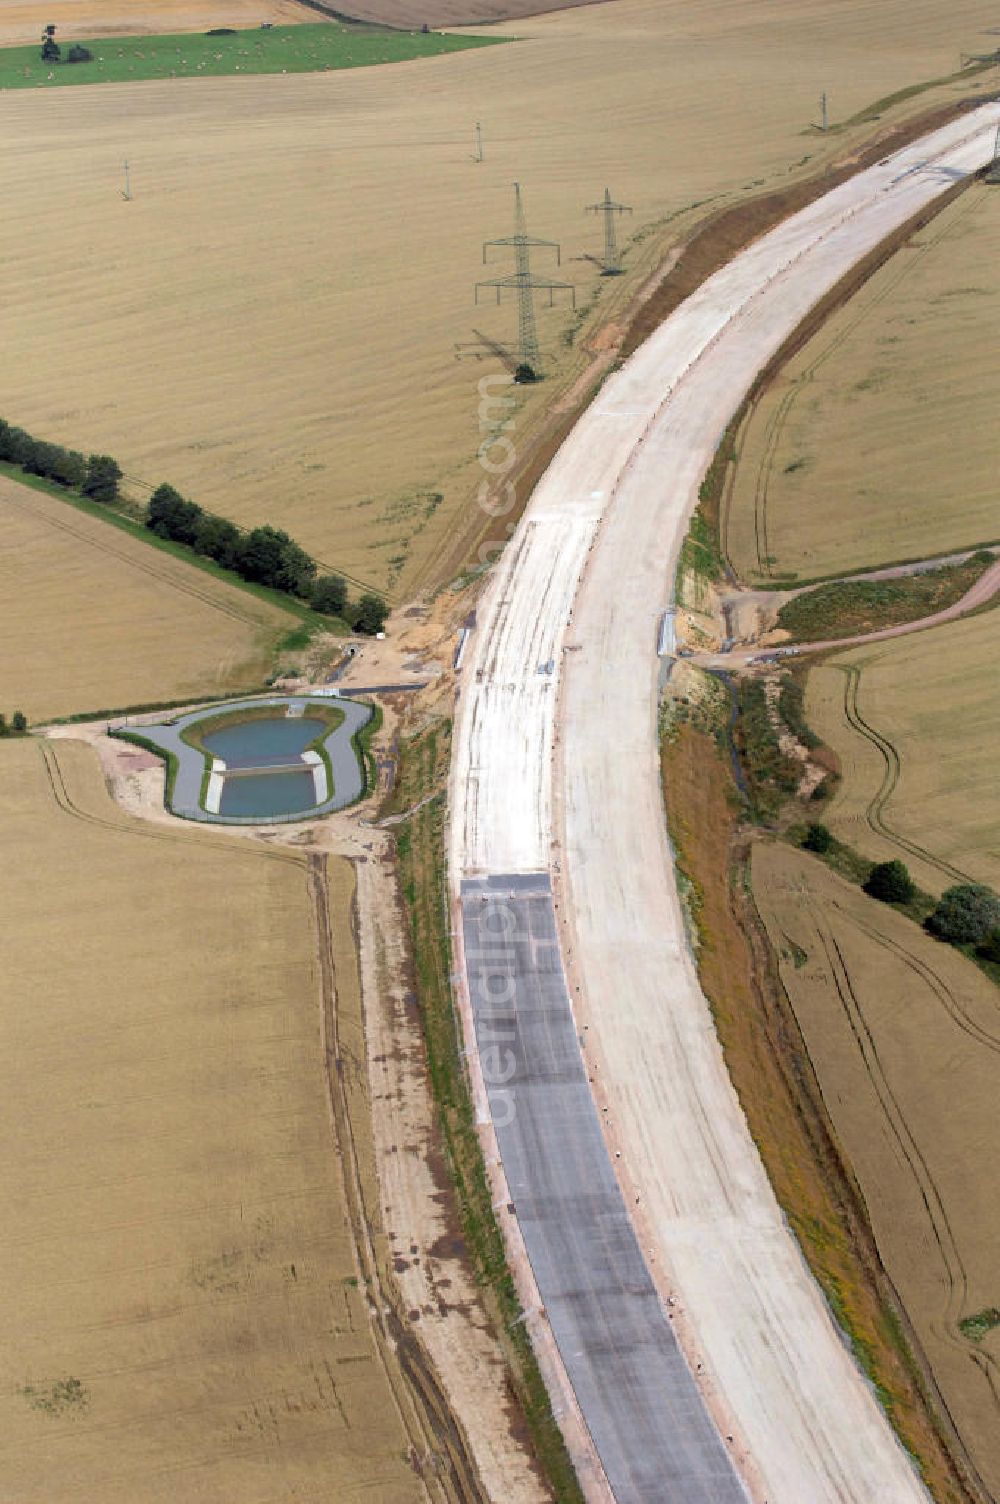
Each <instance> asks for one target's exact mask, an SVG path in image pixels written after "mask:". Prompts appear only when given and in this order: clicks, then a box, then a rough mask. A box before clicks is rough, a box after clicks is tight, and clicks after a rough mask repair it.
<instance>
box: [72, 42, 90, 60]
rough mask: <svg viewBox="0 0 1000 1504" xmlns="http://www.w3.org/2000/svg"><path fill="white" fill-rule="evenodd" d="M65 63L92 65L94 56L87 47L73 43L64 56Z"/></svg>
mask: <svg viewBox="0 0 1000 1504" xmlns="http://www.w3.org/2000/svg"><path fill="white" fill-rule="evenodd" d="M66 61H67V62H68V63H92V62H93V61H94V54H93V53H92V52H91V50H90V48H89V47H84V46H83V44H82V43H80V42H74V43H73V45H72V47H71V48H70V49H69V51H68V52H67V54H66Z"/></svg>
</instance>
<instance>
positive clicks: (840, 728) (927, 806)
mask: <svg viewBox="0 0 1000 1504" xmlns="http://www.w3.org/2000/svg"><path fill="white" fill-rule="evenodd" d="M998 664H1000V612H997V611H996V610H993V611H986V612H983V613H982V614H980V615H978V616H973V617H970V618H969V619H968V620H966V621H959V622H952V623H949V624H948V625H947V626H943V627H935V628H933V629H932V630H931V631H928V632H917V633H914V634H913V635H912V636H909V637H900V638H897V639H895V640H891V641H888V642H880V643H873V644H871V645H870V646H868V647H865V648H860V647H859V648H855V649H850V650H848V651H845V652H843V653H839V654H838V655H837V656H836V657H834V658H830V659H828V660H826V661H825V662H824V663H823V664H822V666H821V667H819V668H815V669H813V670H812V672H811V673H810V674H809V679H808V683H807V688H806V718H807V720H808V722H809V725H810V726H811V727H812V728H813V730H815V731H816V732H817V733H818V735H819V736H820V737H822V739H823V741H825V742H827V743H828V744H829V745H830V746H831V747H832V748H833V749H834V751H835V752H836V753H837V756H838V757H839V758H840V762H841V767H842V772H843V782H842V784H841V785H840V788H839V789H838V791H837V793H836V795H835V796H834V798H833V800H832V801H831V803H830V804H829V805H828V807H827V814H825V815H824V816H823V818H824V820H826V821H827V823H828V824H829V826H830V828H831V830H833V831H834V833H835V834H836V835H837V836H839V837H840V839H841V840H844V841H847V842H849V843H850V845H852V846H854V847H856V848H857V850H859V851H861V852H863V853H864V855H865V856H867V857H871V858H873V859H875V860H879V861H885V860H888V859H889V858H892V857H899V858H900V859H901V860H903V861H904V862H906V864H907V865H908V866H909V868H910V870H911V872H912V874H913V876H914V879H915V880H916V881H917V882H918V883H919V884H920V886H921V887H923V888H926V889H927V890H928V891H929V892H931V893H939V892H941V890H942V889H944V888H947V887H949V886H950V885H951V884H953V883H957V882H970V881H974V882H983V883H989V884H990V885H992V886H993V887H996V888H998V889H1000V788H998V785H997V778H996V768H997V760H998V758H1000V667H998Z"/></svg>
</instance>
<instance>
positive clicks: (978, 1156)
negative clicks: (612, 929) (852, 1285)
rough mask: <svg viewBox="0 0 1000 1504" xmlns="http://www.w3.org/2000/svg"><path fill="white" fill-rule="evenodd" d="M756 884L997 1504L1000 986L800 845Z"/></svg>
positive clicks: (815, 1048)
mask: <svg viewBox="0 0 1000 1504" xmlns="http://www.w3.org/2000/svg"><path fill="white" fill-rule="evenodd" d="M753 884H754V892H755V895H756V898H757V903H758V906H759V908H760V911H761V914H762V917H763V919H764V922H765V924H766V926H767V930H768V933H769V935H770V938H771V941H772V943H773V945H774V947H775V950H776V952H777V954H778V957H779V962H780V970H781V980H782V982H783V983H784V986H785V988H786V990H787V993H788V996H789V999H790V1001H791V1004H792V1007H793V1009H794V1012H795V1016H796V1019H797V1021H798V1024H799V1027H800V1029H801V1031H802V1037H803V1040H804V1042H805V1046H806V1048H807V1050H808V1052H809V1056H810V1058H811V1060H812V1063H813V1065H814V1067H815V1069H816V1072H817V1074H818V1076H819V1080H820V1084H821V1086H822V1089H823V1095H824V1098H825V1101H826V1105H827V1108H828V1111H829V1113H830V1116H831V1118H832V1120H833V1125H834V1128H835V1131H836V1133H837V1136H838V1138H839V1140H840V1144H841V1147H842V1149H843V1151H844V1153H845V1154H846V1156H847V1158H848V1160H849V1162H850V1164H851V1166H852V1167H853V1170H854V1173H855V1175H856V1176H857V1179H858V1182H859V1184H860V1187H861V1191H862V1194H863V1195H864V1197H865V1200H866V1201H867V1204H868V1211H869V1214H870V1218H871V1223H872V1229H873V1231H874V1234H875V1238H876V1240H877V1243H878V1247H879V1251H880V1253H881V1256H882V1259H883V1262H884V1264H885V1267H886V1270H887V1272H888V1274H889V1277H890V1279H891V1280H892V1282H893V1284H894V1286H895V1288H896V1290H897V1292H898V1294H899V1297H900V1300H901V1302H902V1305H903V1307H904V1309H905V1311H906V1313H907V1316H908V1318H909V1321H910V1324H911V1325H912V1328H913V1329H914V1331H915V1333H916V1336H917V1338H918V1340H919V1343H920V1347H921V1348H922V1350H923V1353H924V1356H925V1357H926V1359H927V1361H928V1363H929V1365H930V1368H931V1371H932V1373H933V1376H934V1380H935V1382H936V1384H937V1386H938V1389H939V1391H940V1393H941V1395H942V1396H943V1400H944V1403H945V1405H946V1406H947V1413H948V1414H949V1415H950V1417H951V1419H952V1421H953V1422H954V1425H955V1426H956V1428H957V1430H958V1432H959V1434H960V1437H961V1441H962V1443H963V1445H964V1447H965V1449H966V1451H967V1453H968V1454H969V1456H970V1457H971V1459H972V1461H973V1463H974V1465H975V1467H976V1469H977V1470H978V1472H979V1474H980V1476H981V1477H982V1479H983V1480H984V1481H985V1485H986V1489H987V1490H988V1492H989V1495H990V1496H991V1497H992V1496H994V1495H995V1494H996V1492H997V1490H998V1489H1000V1399H998V1387H997V1380H998V1377H1000V1328H997V1327H993V1328H992V1329H991V1328H990V1326H989V1319H988V1313H989V1312H990V1311H991V1310H992V1309H994V1308H996V1307H997V1306H1000V1273H998V1270H997V1260H996V1248H997V1240H998V1238H1000V1203H998V1201H997V1197H996V1194H995V1181H996V1145H997V1142H998V1140H1000V1096H998V1094H997V1090H996V1076H997V1064H998V1055H1000V1026H998V1022H997V1004H996V988H995V987H994V986H993V984H992V983H991V982H990V981H989V980H988V979H987V978H986V977H984V976H983V975H982V973H981V972H979V971H978V970H977V969H976V967H975V966H973V965H972V964H971V963H970V962H969V961H967V960H966V959H965V958H964V957H963V956H961V955H959V954H958V953H957V952H955V951H954V950H952V949H951V948H950V947H949V946H947V945H943V944H939V943H937V942H936V941H934V940H932V939H930V937H929V936H927V935H925V934H924V933H923V932H922V931H921V930H920V929H919V928H918V926H916V925H915V924H913V923H912V922H910V921H909V920H907V919H905V918H904V917H903V916H901V915H899V914H897V913H896V912H894V911H893V910H890V909H889V908H887V907H886V906H885V905H884V904H879V903H877V902H875V900H873V899H869V898H866V897H865V895H864V894H863V893H861V891H860V890H859V889H857V888H853V887H851V886H849V885H848V884H847V883H845V882H843V881H842V880H841V879H840V878H839V877H837V876H836V875H835V874H833V873H832V872H830V871H829V869H827V868H826V867H824V866H823V865H822V864H821V863H820V862H818V861H816V860H815V859H811V858H808V857H806V856H805V855H804V854H802V853H799V852H795V851H793V850H791V849H789V848H788V847H786V846H779V845H763V844H760V845H758V846H757V847H756V848H755V851H754V857H753ZM976 1317H980V1320H979V1322H975V1323H974V1324H970V1325H966V1326H965V1328H964V1330H963V1326H962V1325H960V1323H972V1322H973V1319H974V1318H976ZM938 1408H939V1410H940V1409H943V1406H939V1407H938Z"/></svg>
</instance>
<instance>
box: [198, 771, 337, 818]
mask: <svg viewBox="0 0 1000 1504" xmlns="http://www.w3.org/2000/svg"><path fill="white" fill-rule="evenodd" d="M315 803H316V786H315V784H314V782H313V775H312V773H311V772H302V773H299V772H291V773H264V774H262V775H260V776H256V775H254V774H252V773H251V774H245V775H243V776H242V777H236V778H224V779H223V780H222V797H221V798H220V800H219V814H220V815H236V816H240V817H243V818H247V817H253V818H256V819H266V818H267V817H268V816H270V815H291V814H294V812H295V811H296V810H299V809H311V808H312V806H313V805H314V804H315Z"/></svg>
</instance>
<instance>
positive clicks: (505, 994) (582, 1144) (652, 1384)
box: [461, 873, 747, 1504]
mask: <svg viewBox="0 0 1000 1504" xmlns="http://www.w3.org/2000/svg"><path fill="white" fill-rule="evenodd" d="M461 896H462V930H463V939H464V945H465V960H466V969H467V976H468V984H469V995H470V998H471V1000H472V1008H473V1015H474V1019H475V1028H476V1042H477V1044H478V1048H479V1057H480V1060H481V1062H482V1067H483V1074H484V1076H485V1078H486V1084H487V1089H488V1092H489V1098H490V1107H491V1110H492V1113H493V1121H494V1124H495V1126H496V1131H497V1137H498V1139H499V1145H500V1154H501V1157H502V1159H503V1165H504V1170H505V1173H506V1176H507V1182H508V1185H509V1187H510V1193H511V1196H512V1198H513V1202H514V1208H515V1211H516V1214H517V1219H518V1223H519V1224H520V1228H521V1232H522V1235H523V1237H524V1241H525V1245H526V1247H527V1250H528V1257H529V1259H530V1260H531V1266H532V1269H533V1270H534V1274H535V1279H536V1281H537V1284H538V1288H539V1292H540V1294H541V1298H542V1302H543V1304H544V1306H545V1310H546V1314H547V1316H548V1320H549V1322H550V1324H551V1327H552V1331H553V1333H554V1335H555V1339H556V1342H557V1344H558V1347H559V1351H560V1354H561V1357H562V1360H563V1363H564V1365H565V1368H566V1371H567V1373H568V1374H569V1378H570V1382H571V1383H572V1385H573V1388H574V1391H575V1393H576V1397H577V1400H578V1402H579V1405H580V1409H581V1410H582V1412H583V1416H584V1419H585V1421H586V1423H587V1425H588V1427H589V1428H590V1433H591V1436H592V1437H593V1440H594V1445H595V1446H596V1448H597V1451H598V1454H599V1456H600V1458H601V1462H602V1464H603V1466H604V1469H605V1472H606V1474H607V1477H608V1481H609V1482H610V1484H611V1488H612V1490H613V1492H614V1496H615V1499H616V1500H617V1504H747V1495H746V1493H745V1492H744V1489H743V1486H742V1484H741V1483H740V1481H739V1479H738V1477H737V1475H736V1472H735V1470H734V1468H733V1465H732V1463H731V1461H730V1459H729V1456H728V1454H727V1452H726V1449H725V1446H724V1444H723V1442H722V1438H721V1437H720V1436H719V1433H718V1431H717V1430H716V1428H715V1425H714V1423H713V1421H712V1420H711V1418H710V1416H709V1414H708V1412H707V1410H706V1409H705V1406H704V1404H703V1402H702V1399H701V1396H700V1394H699V1392H698V1390H697V1388H696V1386H695V1382H694V1379H693V1378H692V1375H691V1371H690V1369H689V1368H688V1366H687V1363H686V1361H685V1359H684V1356H683V1354H682V1353H681V1351H680V1348H679V1346H678V1344H677V1341H676V1338H675V1337H674V1333H673V1329H672V1327H671V1324H670V1321H669V1318H668V1316H667V1315H666V1313H665V1312H664V1310H663V1308H662V1306H661V1305H660V1302H659V1299H658V1297H657V1294H656V1290H655V1288H654V1286H653V1282H652V1279H651V1278H650V1275H649V1271H648V1269H647V1268H646V1264H645V1261H644V1259H643V1256H642V1253H641V1252H640V1249H639V1245H638V1243H637V1241H636V1237H635V1233H634V1231H633V1229H632V1224H631V1222H630V1221H629V1217H628V1213H627V1211H626V1209H625V1202H624V1200H623V1197H622V1194H621V1191H620V1189H619V1187H618V1182H617V1180H616V1179H615V1175H614V1170H613V1168H612V1164H611V1160H610V1158H609V1155H608V1150H607V1146H606V1145H605V1142H604V1137H603V1134H602V1132H601V1125H600V1121H599V1119H598V1114H597V1109H596V1107H595V1106H594V1101H593V1098H592V1096H591V1093H590V1086H589V1084H588V1081H587V1075H586V1071H585V1068H584V1063H583V1056H582V1054H581V1050H580V1041H579V1039H578V1037H577V1033H576V1026H575V1023H574V1020H573V1015H572V1011H571V1008H570V1002H569V995H568V993H567V990H566V983H565V979H564V976H563V971H562V961H561V957H560V954H559V948H558V943H557V938H556V922H555V912H554V909H553V904H552V893H551V888H550V884H549V879H548V876H547V875H545V874H541V873H540V874H537V875H534V874H524V873H521V874H514V875H509V876H493V877H488V878H482V879H476V880H467V881H465V882H463V883H462V889H461ZM609 1002H613V1000H609Z"/></svg>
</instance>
